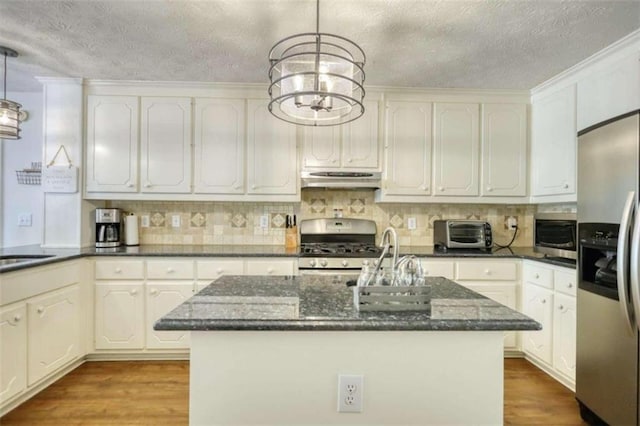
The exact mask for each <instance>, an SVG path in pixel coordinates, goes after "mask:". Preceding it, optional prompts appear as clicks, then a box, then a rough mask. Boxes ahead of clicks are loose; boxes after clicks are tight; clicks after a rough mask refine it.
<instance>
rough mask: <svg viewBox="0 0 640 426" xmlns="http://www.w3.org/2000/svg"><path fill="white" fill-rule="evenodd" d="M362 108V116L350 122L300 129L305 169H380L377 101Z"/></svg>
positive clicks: (367, 103) (366, 103) (369, 102)
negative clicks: (363, 109)
mask: <svg viewBox="0 0 640 426" xmlns="http://www.w3.org/2000/svg"><path fill="white" fill-rule="evenodd" d="M364 105H365V113H364V115H363V116H362V117H361V118H359V119H357V120H355V121H352V122H350V123H347V124H344V125H342V126H329V127H311V126H308V127H304V128H303V135H304V136H303V147H302V168H303V169H304V170H316V169H325V170H326V169H336V170H340V169H342V170H355V171H357V170H374V171H379V170H380V160H379V158H380V154H379V152H380V144H379V138H378V125H379V124H378V102H377V101H367V102H365V103H364Z"/></svg>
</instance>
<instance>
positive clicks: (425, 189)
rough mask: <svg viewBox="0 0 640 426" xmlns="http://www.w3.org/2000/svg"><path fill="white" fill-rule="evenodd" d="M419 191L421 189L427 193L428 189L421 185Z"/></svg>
mask: <svg viewBox="0 0 640 426" xmlns="http://www.w3.org/2000/svg"><path fill="white" fill-rule="evenodd" d="M420 189H422V190H423V191H427V190H428V189H429V187H428V186H427V185H422V186H421V187H420Z"/></svg>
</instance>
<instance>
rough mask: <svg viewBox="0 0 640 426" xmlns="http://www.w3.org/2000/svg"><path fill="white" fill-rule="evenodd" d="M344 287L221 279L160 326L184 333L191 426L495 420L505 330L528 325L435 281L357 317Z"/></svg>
mask: <svg viewBox="0 0 640 426" xmlns="http://www.w3.org/2000/svg"><path fill="white" fill-rule="evenodd" d="M348 278H349V277H347V276H344V277H343V279H341V278H338V279H336V278H335V277H330V276H296V277H293V276H277V277H273V276H270V277H263V276H251V277H249V276H223V277H221V278H219V279H218V280H216V281H215V282H213V283H212V284H211V285H209V286H208V287H206V288H205V289H203V290H202V291H201V292H200V293H198V294H197V295H196V296H194V297H192V298H191V299H189V300H188V301H187V302H185V303H183V304H182V305H180V306H178V307H177V308H176V309H174V310H173V311H171V312H170V313H168V314H167V315H165V316H164V317H162V318H161V319H160V320H159V321H158V322H157V323H156V324H155V328H156V329H157V330H191V331H192V333H191V367H190V368H191V370H190V371H191V377H190V424H192V425H212V424H238V425H239V424H243V425H257V424H262V425H264V424H271V425H285V424H290V425H294V424H296V425H301V424H421V425H423V424H472V423H473V424H500V423H502V413H503V356H502V341H503V331H504V330H537V329H540V325H539V324H538V323H537V322H535V321H533V320H531V319H530V318H528V317H526V316H524V315H522V314H520V313H518V312H516V311H513V310H511V309H509V308H507V307H505V306H502V305H500V304H498V303H496V302H494V301H492V300H490V299H487V298H486V297H483V296H481V295H479V294H477V293H475V292H473V291H471V290H468V289H466V288H464V287H462V286H460V285H458V284H456V283H454V282H452V281H450V280H447V279H444V278H428V279H427V283H428V284H429V285H431V304H430V305H429V307H428V309H424V310H420V311H406V312H375V311H374V312H360V311H358V310H357V309H356V308H355V307H354V304H353V292H352V289H351V288H348V287H346V285H345V283H346V281H347V279H348ZM339 375H358V376H363V387H362V389H360V390H361V391H362V396H363V407H362V412H359V413H341V412H338V410H337V408H338V402H339V401H338V399H339V395H338V376H339Z"/></svg>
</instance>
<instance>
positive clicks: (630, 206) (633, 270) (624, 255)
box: [616, 191, 640, 335]
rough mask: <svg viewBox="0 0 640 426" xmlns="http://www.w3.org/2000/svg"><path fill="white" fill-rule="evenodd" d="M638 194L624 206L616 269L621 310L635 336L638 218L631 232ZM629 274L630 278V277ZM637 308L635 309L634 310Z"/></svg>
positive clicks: (638, 300)
mask: <svg viewBox="0 0 640 426" xmlns="http://www.w3.org/2000/svg"><path fill="white" fill-rule="evenodd" d="M635 204H636V193H635V192H634V191H631V192H629V194H628V195H627V201H626V202H625V205H624V210H623V213H622V218H621V219H620V229H619V231H618V249H617V259H616V263H617V264H616V267H617V269H618V273H617V277H616V278H617V279H616V281H617V283H618V299H619V300H620V310H621V311H622V316H623V318H624V323H625V325H626V329H627V331H628V332H629V333H630V334H631V335H633V333H634V324H633V323H634V322H635V321H637V320H638V319H634V312H638V311H637V309H638V306H639V303H640V294H638V291H637V287H638V259H639V256H640V250H639V249H640V247H639V245H640V244H639V243H640V241H638V237H639V236H640V221H638V220H637V219H638V218H637V217H636V218H635V219H636V220H635V223H634V224H633V232H632V233H631V237H630V236H629V233H630V232H629V231H630V230H631V226H632V222H633V221H632V219H633V217H634V213H635V210H636V209H635ZM629 240H631V252H630V253H629ZM627 274H629V275H630V276H628V275H627ZM629 287H631V294H629ZM634 308H635V309H634Z"/></svg>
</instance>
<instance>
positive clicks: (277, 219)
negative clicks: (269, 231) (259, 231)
mask: <svg viewBox="0 0 640 426" xmlns="http://www.w3.org/2000/svg"><path fill="white" fill-rule="evenodd" d="M270 216H271V217H270V222H271V227H272V228H284V225H285V223H286V219H285V217H286V214H285V213H271V215H270Z"/></svg>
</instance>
